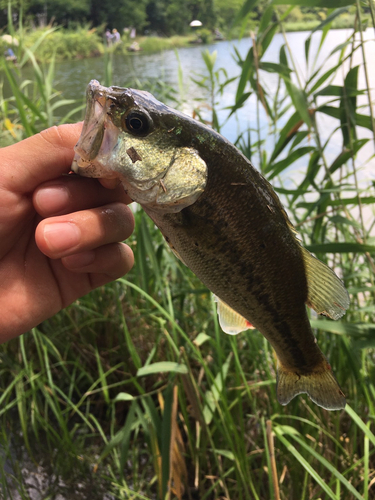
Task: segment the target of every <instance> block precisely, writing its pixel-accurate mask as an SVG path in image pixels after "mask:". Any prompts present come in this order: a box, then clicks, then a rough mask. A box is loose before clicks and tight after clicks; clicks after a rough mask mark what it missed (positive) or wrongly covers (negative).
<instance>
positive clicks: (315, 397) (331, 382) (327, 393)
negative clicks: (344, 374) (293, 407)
mask: <svg viewBox="0 0 375 500" xmlns="http://www.w3.org/2000/svg"><path fill="white" fill-rule="evenodd" d="M324 364H325V365H326V366H322V370H321V371H315V372H311V373H308V374H305V375H299V374H298V373H295V372H292V371H288V370H286V369H285V368H283V367H282V366H281V365H279V367H278V371H277V388H276V392H277V399H278V401H279V403H280V404H282V405H286V404H288V403H289V401H291V400H292V399H293V398H294V397H295V396H297V395H298V394H302V393H306V394H307V395H308V396H309V397H310V399H311V400H312V401H314V403H316V404H317V405H319V406H321V407H322V408H325V409H326V410H342V409H343V408H345V404H346V401H345V395H344V393H343V392H342V390H341V389H340V386H339V384H338V383H337V380H336V379H335V377H334V375H333V373H332V371H331V367H330V366H329V364H328V363H327V362H325V363H324ZM322 365H323V364H322Z"/></svg>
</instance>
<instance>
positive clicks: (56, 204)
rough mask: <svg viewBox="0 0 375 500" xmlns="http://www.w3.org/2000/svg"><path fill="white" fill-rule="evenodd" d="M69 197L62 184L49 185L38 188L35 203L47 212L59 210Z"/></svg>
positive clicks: (57, 211) (63, 206)
mask: <svg viewBox="0 0 375 500" xmlns="http://www.w3.org/2000/svg"><path fill="white" fill-rule="evenodd" d="M69 199H70V194H69V191H68V189H66V187H64V186H51V187H46V188H42V189H40V190H39V191H38V192H37V193H36V195H35V203H36V205H37V206H38V208H39V209H40V210H41V211H42V212H45V211H48V213H49V214H57V213H59V212H61V211H62V210H63V209H64V208H65V207H66V205H67V204H68V202H69Z"/></svg>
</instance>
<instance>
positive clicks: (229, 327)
mask: <svg viewBox="0 0 375 500" xmlns="http://www.w3.org/2000/svg"><path fill="white" fill-rule="evenodd" d="M214 299H215V302H217V314H218V317H219V323H220V327H221V329H222V330H223V332H225V333H228V334H229V335H237V334H238V333H240V332H243V331H245V330H248V329H249V328H254V327H253V325H252V324H251V323H250V322H249V321H248V320H247V319H245V318H244V317H243V316H241V315H240V314H238V312H236V311H235V310H234V309H232V308H231V307H229V306H228V305H227V304H226V303H225V302H223V301H222V300H221V299H219V297H217V296H216V295H214Z"/></svg>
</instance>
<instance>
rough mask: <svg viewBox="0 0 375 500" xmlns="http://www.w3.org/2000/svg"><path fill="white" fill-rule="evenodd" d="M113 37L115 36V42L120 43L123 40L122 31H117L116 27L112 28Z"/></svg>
mask: <svg viewBox="0 0 375 500" xmlns="http://www.w3.org/2000/svg"><path fill="white" fill-rule="evenodd" d="M112 38H113V43H120V42H121V37H120V33H119V32H118V31H117V29H116V28H113V30H112Z"/></svg>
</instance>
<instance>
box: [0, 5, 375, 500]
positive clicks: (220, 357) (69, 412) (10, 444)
mask: <svg viewBox="0 0 375 500" xmlns="http://www.w3.org/2000/svg"><path fill="white" fill-rule="evenodd" d="M254 3H255V2H247V3H246V5H245V6H246V8H247V9H250V8H252V6H253V4H254ZM300 3H301V4H302V0H301V2H300ZM308 3H309V2H308V1H306V2H305V4H306V5H308ZM334 3H335V2H334V1H333V2H332V5H334ZM336 3H337V4H339V3H340V8H341V6H342V4H343V3H344V2H342V0H340V2H339V1H337V2H336ZM356 8H357V14H356V17H357V19H356V22H357V28H358V31H357V32H356V33H354V32H353V33H352V34H350V35H349V36H348V39H347V41H346V43H345V44H343V45H341V46H339V47H330V48H329V51H328V52H327V49H326V47H325V45H324V40H325V37H326V36H327V33H328V30H329V29H330V27H331V22H334V20H335V19H336V17H337V16H338V14H339V13H340V12H341V11H340V10H332V12H331V13H330V16H331V17H330V18H329V19H328V20H327V21H326V22H324V23H323V24H322V25H321V26H320V31H317V33H316V34H317V35H318V36H319V37H320V45H319V49H318V50H319V51H320V52H321V53H322V54H323V55H324V57H327V58H328V57H335V56H336V58H337V60H336V62H335V64H333V65H331V69H329V70H327V69H325V70H323V64H322V63H320V62H318V61H319V60H320V59H319V58H318V54H313V53H312V52H311V50H310V47H311V38H308V39H307V41H306V44H305V58H306V67H307V71H306V73H304V74H302V73H300V72H299V71H298V70H297V68H296V67H295V64H294V58H293V47H290V46H289V45H288V39H287V37H286V38H285V44H284V45H283V47H282V48H281V50H280V53H279V61H278V62H277V63H273V64H271V63H269V62H267V61H266V60H264V57H263V55H264V53H265V51H266V48H267V47H268V46H269V44H270V43H271V41H272V38H273V36H274V34H275V33H276V32H277V30H279V29H280V28H281V30H282V27H283V24H282V22H283V20H282V19H283V15H284V14H285V13H284V14H282V13H281V12H280V19H278V18H277V17H274V16H275V15H276V16H277V13H278V11H277V7H276V8H275V6H272V8H270V9H269V10H267V11H266V12H265V14H264V17H263V19H262V22H261V23H260V26H259V29H258V31H257V34H256V35H254V37H253V39H252V43H251V46H250V48H249V51H248V53H247V55H246V56H245V57H244V58H241V56H240V55H239V53H238V52H236V53H235V57H236V58H237V61H238V64H239V66H240V68H241V76H240V77H239V78H238V80H237V93H236V96H235V101H234V103H233V106H232V109H231V110H229V111H228V113H232V112H233V113H235V112H236V110H237V109H238V108H240V107H241V106H243V105H244V104H245V102H246V101H247V99H248V98H250V96H252V95H255V96H256V99H257V100H256V105H255V112H257V113H259V114H261V113H263V112H264V113H266V114H267V115H268V119H269V126H268V128H267V130H266V131H265V130H262V129H261V127H259V128H258V129H257V130H255V131H254V130H250V131H244V132H243V133H242V134H241V136H240V137H239V138H238V141H237V145H238V146H239V147H240V148H241V149H242V150H243V152H244V153H245V154H246V155H247V156H249V157H252V159H253V162H254V163H256V164H257V165H258V167H259V168H260V170H261V171H262V172H263V174H264V175H265V176H266V177H267V178H268V179H270V180H271V181H272V183H273V184H274V185H275V186H276V189H277V191H278V192H279V194H280V196H282V198H283V202H284V203H285V205H286V208H287V209H288V212H289V214H290V217H291V219H292V220H293V222H294V223H295V225H296V226H297V228H298V231H299V232H300V235H301V238H302V239H303V241H304V244H305V245H306V246H307V247H308V248H310V250H312V251H314V252H315V253H316V254H317V255H318V256H319V258H321V259H322V260H324V261H326V262H327V263H328V264H329V265H330V266H331V267H333V268H334V269H335V270H336V272H337V273H338V274H340V275H341V276H343V278H344V280H345V284H346V286H347V288H348V289H349V291H350V294H351V298H352V301H351V307H350V309H349V311H348V312H347V314H346V316H345V317H344V318H343V319H342V320H340V321H338V322H332V321H328V320H325V319H318V318H316V317H312V318H311V323H312V326H313V327H314V328H315V329H316V333H317V335H318V337H319V344H320V346H321V348H322V350H323V352H325V353H326V354H327V356H328V358H329V360H330V363H331V365H332V367H333V370H334V372H335V374H336V376H337V378H338V380H339V381H340V383H341V384H342V386H343V387H344V389H345V392H346V394H347V397H348V402H349V404H348V405H347V407H346V409H345V410H343V411H342V412H327V411H325V410H323V409H321V408H319V407H317V406H315V405H313V404H312V403H311V402H310V401H309V400H308V399H307V398H305V397H303V396H302V397H301V396H300V397H298V398H296V399H294V400H293V401H292V402H291V403H290V404H289V405H287V406H286V407H282V406H280V405H279V404H278V402H277V400H276V394H275V357H274V354H273V352H272V349H271V348H270V347H269V344H268V343H267V342H266V341H265V340H264V339H263V337H262V336H261V335H260V334H258V333H257V332H254V331H251V332H246V333H243V334H241V335H239V336H237V337H230V336H226V335H224V334H223V333H222V332H221V330H220V328H219V325H218V322H217V318H216V313H215V305H214V302H213V300H212V297H211V296H210V294H209V292H208V291H207V289H205V288H204V287H203V286H202V284H201V283H200V282H199V281H198V279H197V278H196V277H195V276H194V275H193V274H192V273H191V272H190V271H189V270H188V269H186V268H185V267H184V266H183V265H182V264H181V263H180V262H179V261H177V260H176V259H175V257H174V256H173V255H172V254H171V252H170V251H169V249H168V248H167V247H166V245H165V244H164V242H163V238H162V236H161V234H160V232H159V231H158V230H157V229H156V228H155V226H154V225H153V223H152V222H151V221H150V220H149V219H148V218H147V217H146V216H145V214H144V213H143V212H142V210H136V211H135V219H136V229H135V232H134V234H133V236H132V237H131V238H130V245H131V246H132V247H133V250H134V253H135V262H136V265H135V267H134V268H133V269H132V271H131V272H130V273H129V274H128V275H127V276H126V278H123V279H120V280H118V281H116V282H114V283H111V284H109V285H107V286H105V287H102V288H100V289H98V290H96V291H94V292H92V293H91V294H90V295H88V296H86V297H84V298H82V299H80V300H79V301H77V302H76V303H75V304H73V305H72V306H70V307H69V308H67V309H66V310H64V311H62V312H61V313H59V314H58V315H56V316H55V317H54V318H52V319H51V320H49V321H46V322H44V323H43V324H42V325H39V326H38V327H36V328H34V329H33V331H31V332H29V333H28V334H26V335H24V336H22V337H21V338H20V339H16V340H13V341H11V342H8V343H7V344H4V345H3V346H1V349H0V376H1V378H0V380H1V382H0V384H1V386H0V387H1V388H0V420H1V427H0V428H1V433H0V445H1V447H0V451H1V453H0V460H2V462H3V464H5V465H6V467H7V468H6V469H4V468H3V470H7V471H8V472H4V473H2V474H1V475H0V491H1V494H2V495H3V497H4V498H12V496H11V495H12V492H14V489H15V488H16V489H17V490H18V491H19V493H20V495H21V497H22V498H30V488H29V487H28V486H27V482H28V481H29V480H30V476H31V474H32V473H33V472H38V469H37V465H39V467H40V468H39V474H42V475H43V474H44V476H43V477H49V478H50V479H49V480H48V481H46V483H45V485H44V486H42V485H40V486H39V488H40V490H41V491H43V495H44V497H43V498H50V497H53V495H56V494H57V493H62V494H63V495H64V496H65V497H66V498H75V499H76V498H77V499H79V498H93V499H95V498H101V499H102V498H106V496H105V495H106V494H108V495H109V494H111V495H112V497H111V498H122V499H125V498H131V499H155V498H157V499H165V498H170V499H172V498H177V499H182V498H187V499H195V498H199V499H201V500H209V499H219V498H226V499H233V500H237V499H246V500H247V499H249V500H250V499H251V500H253V499H256V500H263V499H272V500H278V499H296V500H307V499H309V500H318V499H324V500H326V499H336V500H339V499H364V500H369V499H371V498H374V496H375V435H374V428H375V426H374V418H375V368H374V361H375V349H374V348H375V327H374V317H375V305H374V293H375V288H374V286H375V284H374V256H375V240H374V213H373V209H374V202H375V192H374V183H373V179H372V178H371V175H369V173H368V172H369V166H370V165H373V164H374V144H375V135H374V120H373V114H372V101H371V99H372V98H371V85H372V83H371V82H368V83H367V84H366V86H365V88H359V87H358V81H359V80H358V71H359V70H358V69H357V67H356V66H355V65H354V62H353V61H354V54H355V52H358V51H361V50H362V47H363V46H364V45H365V43H366V42H365V41H364V39H363V33H362V31H361V30H360V28H361V26H360V23H361V18H362V17H361V11H360V5H359V3H358V4H356ZM274 11H275V12H276V14H275V12H274ZM246 13H247V11H246V9H245V11H244V12H243V15H244V16H246ZM25 54H29V57H30V58H31V59H32V55H31V54H32V53H27V52H26V53H25ZM331 54H332V56H331ZM324 57H323V59H324ZM204 61H205V64H206V67H207V74H206V78H205V79H201V80H196V81H199V82H200V84H201V86H202V90H203V92H204V93H205V95H208V96H210V97H209V104H210V106H211V118H210V121H211V123H212V125H213V126H214V127H215V128H217V129H220V127H221V126H222V123H219V119H218V113H217V111H218V108H219V103H220V98H221V95H222V92H223V90H224V89H225V86H226V84H228V81H229V79H230V78H229V76H227V75H226V73H225V70H222V69H220V68H218V66H219V64H220V61H218V60H217V59H216V58H215V55H214V54H209V53H208V52H206V53H205V54H204ZM365 62H366V61H364V62H363V63H361V67H360V70H361V71H362V70H363V68H364V66H365ZM34 67H35V72H36V73H35V74H36V76H38V75H39V76H40V78H39V79H38V78H37V79H36V82H37V83H33V84H30V83H25V84H23V85H22V84H19V83H18V82H17V80H16V76H15V74H14V70H12V69H11V68H9V67H7V69H6V77H7V78H8V80H9V82H10V83H11V85H12V88H13V89H14V97H13V98H12V99H10V100H8V101H4V100H3V101H1V107H0V110H1V111H0V113H2V114H1V115H0V116H1V117H2V119H3V123H5V120H6V119H7V118H8V119H10V120H11V122H12V123H13V124H17V125H19V128H18V129H17V130H18V132H17V133H19V135H18V136H17V139H18V138H21V137H23V136H24V135H29V134H31V133H34V131H36V130H37V129H38V128H39V127H44V126H47V125H48V124H50V123H54V121H56V120H57V119H58V117H57V115H56V114H55V110H56V109H58V108H53V106H52V104H51V103H53V102H57V103H58V102H61V98H62V97H61V96H60V97H59V96H56V97H55V98H56V101H54V99H53V95H54V94H53V92H52V90H51V89H52V88H53V66H50V67H49V68H48V69H47V68H46V69H45V70H43V68H40V67H39V66H38V65H37V64H35V66H34ZM43 71H44V73H43ZM46 71H47V73H46ZM270 72H272V73H273V74H276V75H277V78H278V85H277V92H276V93H272V94H271V93H270V91H269V89H268V87H267V74H268V73H270ZM46 76H47V78H45V77H46ZM335 77H336V79H335ZM107 78H108V82H107V83H108V84H109V83H110V72H109V71H108V72H107ZM30 85H36V87H33V89H36V91H37V93H36V95H37V96H38V97H37V98H36V99H35V95H34V94H33V93H30V94H28V93H27V92H28V91H29V89H30V88H31V87H30ZM43 96H44V97H43ZM51 107H52V110H51ZM17 112H18V113H19V118H16V116H17ZM198 112H199V110H198ZM325 117H329V118H330V119H331V120H332V131H331V132H330V133H329V135H328V137H327V136H326V135H325V133H324V132H323V130H326V129H325V128H322V120H324V119H325ZM16 120H18V121H16ZM0 121H1V120H0ZM259 123H260V120H259ZM363 131H365V133H363ZM3 134H4V132H3ZM269 134H272V137H273V139H274V140H273V143H272V144H271V145H270V142H269V141H268V142H266V141H265V135H269ZM337 144H339V147H337ZM334 145H336V146H334ZM364 148H367V149H364ZM364 150H365V151H366V152H367V153H366V155H362V156H359V155H360V154H361V152H362V151H364ZM332 151H335V154H334V155H332ZM359 158H360V160H359ZM297 162H298V163H297ZM296 165H298V167H297V168H298V170H299V171H301V174H300V176H299V177H298V176H297V177H296V176H294V175H293V177H294V179H295V182H294V183H293V182H291V181H290V179H289V172H290V170H289V171H288V170H287V169H288V168H290V167H295V166H296ZM301 165H305V166H304V167H302V166H301ZM365 166H367V170H366V172H367V173H366V175H364V174H363V173H362V170H363V168H364V167H365ZM293 172H295V170H293ZM371 172H373V171H370V174H371ZM23 464H27V467H26V469H27V470H28V472H25V471H22V465H23ZM1 494H0V495H1Z"/></svg>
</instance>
